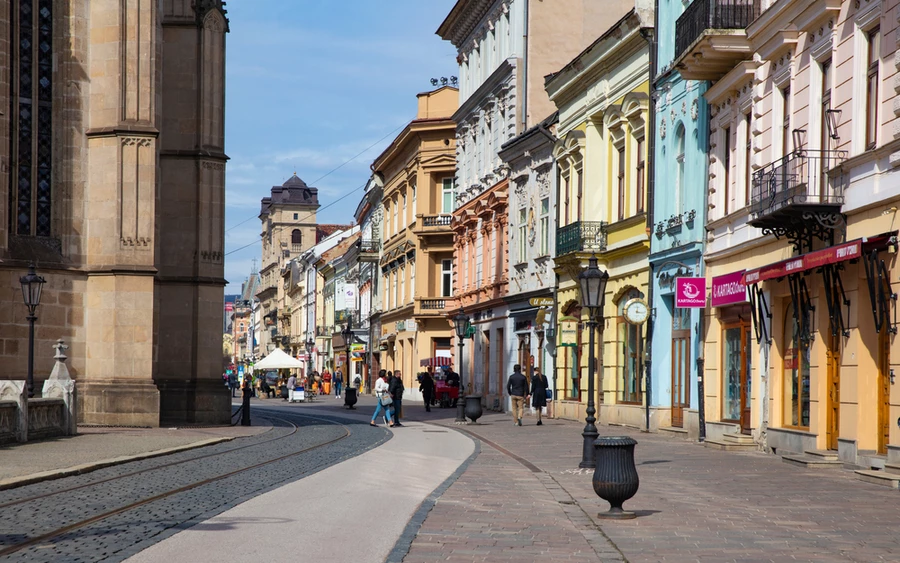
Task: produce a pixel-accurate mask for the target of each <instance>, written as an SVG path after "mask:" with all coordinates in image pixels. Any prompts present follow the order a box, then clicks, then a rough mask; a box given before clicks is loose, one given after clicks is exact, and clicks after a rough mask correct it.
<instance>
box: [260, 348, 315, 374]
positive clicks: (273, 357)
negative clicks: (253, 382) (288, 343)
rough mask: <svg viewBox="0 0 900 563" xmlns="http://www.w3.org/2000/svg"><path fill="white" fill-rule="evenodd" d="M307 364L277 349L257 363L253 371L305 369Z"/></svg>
mask: <svg viewBox="0 0 900 563" xmlns="http://www.w3.org/2000/svg"><path fill="white" fill-rule="evenodd" d="M304 367H306V364H305V363H303V362H301V361H300V360H295V359H294V358H292V357H290V356H288V355H287V354H285V353H284V351H283V350H281V349H280V348H275V350H273V351H272V352H271V353H270V354H269V355H268V356H266V357H265V358H263V359H262V360H260V361H258V362H256V363H255V364H254V365H253V370H254V371H256V370H260V369H292V368H304Z"/></svg>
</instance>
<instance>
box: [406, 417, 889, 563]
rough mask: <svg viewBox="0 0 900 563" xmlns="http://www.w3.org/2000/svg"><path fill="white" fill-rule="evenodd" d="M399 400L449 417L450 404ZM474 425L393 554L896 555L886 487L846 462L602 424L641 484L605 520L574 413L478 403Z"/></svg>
mask: <svg viewBox="0 0 900 563" xmlns="http://www.w3.org/2000/svg"><path fill="white" fill-rule="evenodd" d="M601 408H602V406H601ZM404 410H405V414H406V417H407V418H408V419H410V420H417V421H423V422H433V423H436V424H440V425H444V426H447V427H448V428H453V427H455V425H454V424H453V419H454V415H453V413H451V412H450V410H449V409H447V410H441V409H437V411H435V410H434V409H433V410H432V412H430V413H427V412H425V411H424V408H422V407H421V406H420V405H415V404H411V405H408V406H407V405H405V406H404ZM479 423H480V424H476V425H468V426H461V427H456V428H458V429H459V430H460V431H462V432H466V433H469V434H471V435H472V436H474V437H476V438H479V439H481V441H482V447H481V454H480V455H479V457H478V458H477V459H476V460H475V461H474V462H473V463H472V464H471V465H470V467H469V468H468V469H467V470H466V471H465V472H464V473H463V474H462V475H461V477H460V478H459V479H458V481H457V482H455V483H454V484H452V485H451V486H450V487H449V488H448V489H447V490H446V492H445V493H444V494H443V495H442V496H441V497H440V499H438V500H437V502H436V503H435V504H434V507H433V508H432V510H431V512H430V513H429V515H428V516H427V518H426V519H425V521H424V523H423V524H422V526H421V528H420V530H419V533H418V535H417V536H416V537H415V539H414V540H413V541H412V543H411V546H410V549H409V553H408V555H407V556H406V558H405V559H403V561H404V562H405V563H431V562H437V561H472V562H474V561H512V560H525V559H529V560H537V558H538V557H540V558H541V559H542V560H551V561H580V560H593V561H597V560H600V561H621V560H627V561H632V562H637V561H666V562H669V561H677V562H681V561H716V562H719V561H816V562H830V561H860V562H862V561H866V562H870V561H900V537H898V536H897V535H896V533H895V530H896V529H897V527H898V526H900V511H897V510H896V503H897V501H898V500H900V498H898V496H897V495H898V493H897V491H893V490H891V489H888V488H886V487H882V486H878V485H871V484H867V483H864V482H861V481H858V480H856V479H855V478H854V474H853V472H852V471H850V470H831V471H827V472H823V471H814V470H807V469H803V468H798V467H794V466H791V465H788V464H785V463H783V462H782V461H781V458H780V457H779V456H774V455H769V454H765V453H762V452H753V451H750V452H723V451H718V450H713V449H710V448H705V447H703V445H702V444H699V443H692V442H687V441H682V440H679V439H675V438H671V437H668V436H662V435H659V434H648V433H644V432H640V431H639V430H634V429H629V428H623V427H610V426H600V427H599V432H600V434H601V435H627V436H631V437H633V438H634V439H636V440H637V441H638V445H637V447H636V450H635V459H636V465H637V469H638V473H639V476H640V479H641V485H640V489H639V491H638V493H637V495H635V497H634V498H633V499H631V500H630V501H628V502H626V503H625V508H626V510H631V511H634V512H636V513H637V516H638V517H637V518H636V519H634V520H626V521H609V520H602V519H600V518H598V513H600V512H605V511H606V510H607V509H608V508H609V505H608V504H607V503H605V502H604V501H602V500H601V499H600V498H599V497H597V495H596V494H595V493H594V490H593V487H592V484H591V478H592V473H593V472H592V470H582V469H578V463H579V462H580V460H581V444H582V437H581V431H582V429H583V427H584V423H583V422H576V421H567V420H560V419H554V420H548V419H546V418H544V424H543V425H542V426H540V427H538V426H536V425H535V419H534V418H533V417H531V416H526V418H525V419H524V421H523V424H524V426H522V427H518V426H514V424H513V421H512V418H511V417H510V415H508V414H500V413H486V414H485V415H484V416H483V417H482V418H481V419H480V420H479ZM401 431H402V430H401ZM563 517H564V518H563ZM565 520H568V522H569V523H568V524H567V523H566V521H565ZM523 558H524V559H523Z"/></svg>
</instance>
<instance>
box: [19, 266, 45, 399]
mask: <svg viewBox="0 0 900 563" xmlns="http://www.w3.org/2000/svg"><path fill="white" fill-rule="evenodd" d="M45 282H46V280H45V279H44V278H42V277H41V276H39V275H37V274H36V273H35V272H34V264H31V265H30V266H28V274H26V275H24V276H22V277H21V278H19V283H20V284H21V285H22V298H23V299H24V300H25V306H26V307H28V317H26V318H27V319H28V323H29V325H30V326H29V329H28V379H27V380H26V381H27V383H26V385H27V386H28V398H29V399H30V398H32V397H34V321H36V320H37V317H36V316H35V314H34V312H35V310H36V309H37V307H38V305H40V304H41V289H43V286H44V283H45Z"/></svg>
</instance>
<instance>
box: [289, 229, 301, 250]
mask: <svg viewBox="0 0 900 563" xmlns="http://www.w3.org/2000/svg"><path fill="white" fill-rule="evenodd" d="M302 242H303V234H302V233H301V232H300V229H294V230H293V231H291V249H292V250H293V251H294V252H299V251H300V246H301V244H302Z"/></svg>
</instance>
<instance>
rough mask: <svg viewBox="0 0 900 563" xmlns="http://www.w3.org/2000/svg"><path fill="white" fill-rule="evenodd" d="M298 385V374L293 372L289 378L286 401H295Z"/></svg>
mask: <svg viewBox="0 0 900 563" xmlns="http://www.w3.org/2000/svg"><path fill="white" fill-rule="evenodd" d="M296 386H297V376H295V375H294V374H291V376H290V377H289V378H288V380H287V397H285V398H284V400H285V401H287V402H289V403H293V402H294V387H296Z"/></svg>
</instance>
